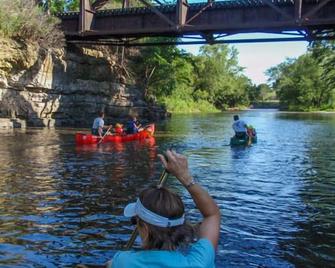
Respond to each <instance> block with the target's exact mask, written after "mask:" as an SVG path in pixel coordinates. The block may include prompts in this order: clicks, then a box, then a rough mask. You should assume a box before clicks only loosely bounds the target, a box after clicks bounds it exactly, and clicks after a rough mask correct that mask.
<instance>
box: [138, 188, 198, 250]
mask: <svg viewBox="0 0 335 268" xmlns="http://www.w3.org/2000/svg"><path fill="white" fill-rule="evenodd" d="M140 200H141V202H142V204H143V206H144V207H145V208H147V209H149V210H151V211H152V212H154V213H156V214H158V215H160V216H164V217H167V218H169V219H176V218H180V217H181V216H182V215H183V214H184V212H185V208H184V203H183V201H182V200H181V198H180V197H179V196H178V195H177V194H176V193H174V192H172V191H170V190H169V189H167V188H165V187H161V188H157V187H149V188H147V189H145V190H144V191H142V192H141V194H140ZM144 224H146V225H147V227H148V237H147V239H146V241H143V242H144V243H143V248H144V249H162V250H176V249H177V248H179V247H184V246H187V245H189V244H190V243H192V242H194V240H195V238H196V232H195V228H193V226H191V225H190V224H189V223H187V222H184V224H182V225H178V226H174V227H166V228H165V227H158V226H154V225H152V224H149V223H147V222H145V221H143V220H141V219H140V218H138V225H139V227H140V228H141V227H143V225H144Z"/></svg>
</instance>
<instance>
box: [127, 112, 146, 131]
mask: <svg viewBox="0 0 335 268" xmlns="http://www.w3.org/2000/svg"><path fill="white" fill-rule="evenodd" d="M142 130H143V128H142V125H141V124H140V122H139V121H138V120H137V118H136V116H132V117H131V119H130V120H129V121H128V123H127V134H134V133H137V132H139V131H142Z"/></svg>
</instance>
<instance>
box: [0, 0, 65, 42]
mask: <svg viewBox="0 0 335 268" xmlns="http://www.w3.org/2000/svg"><path fill="white" fill-rule="evenodd" d="M0 6H1V9H0V37H3V38H10V39H14V40H17V41H21V42H29V43H38V44H39V45H40V46H41V47H45V48H49V47H62V46H63V45H64V40H65V39H64V34H63V33H62V31H61V30H60V29H59V23H60V21H59V19H57V18H56V17H54V16H51V15H48V14H47V13H45V12H43V11H42V10H41V9H40V8H39V7H38V6H37V5H36V4H35V1H34V0H0Z"/></svg>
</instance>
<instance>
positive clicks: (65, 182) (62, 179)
mask: <svg viewBox="0 0 335 268" xmlns="http://www.w3.org/2000/svg"><path fill="white" fill-rule="evenodd" d="M232 115H233V114H232V113H226V114H213V115H192V116H176V117H174V118H172V120H170V121H167V122H164V123H161V125H158V126H157V129H158V131H157V135H156V139H151V140H146V141H145V142H129V143H122V144H115V143H109V144H108V143H106V144H102V145H100V146H97V145H87V146H86V145H85V146H80V147H76V146H75V145H74V140H73V139H74V131H73V132H71V131H66V130H56V131H42V130H27V131H26V132H24V131H18V132H17V131H12V132H6V133H1V136H2V138H3V142H2V143H1V144H0V152H1V154H0V178H1V179H0V221H1V223H0V266H1V267H5V266H6V265H7V266H11V267H64V266H67V267H72V266H73V265H74V264H77V263H95V264H101V263H104V262H105V261H106V260H107V259H109V258H110V257H112V256H113V254H114V252H115V250H117V249H119V248H120V247H122V245H124V243H125V242H126V241H127V239H128V238H129V234H130V232H131V228H132V226H130V223H129V222H128V220H127V219H125V218H124V217H123V216H122V209H123V207H124V205H125V204H126V203H128V202H129V201H133V200H134V199H135V198H136V196H137V194H138V193H139V191H140V190H141V189H143V188H144V187H146V186H147V185H149V184H154V183H156V180H157V178H158V176H159V173H160V172H161V165H160V163H159V162H158V161H157V159H156V155H157V153H159V152H162V151H163V150H165V149H166V148H171V147H172V148H174V149H176V150H177V151H182V152H184V153H185V154H186V155H188V156H189V159H190V167H191V170H192V173H193V174H194V175H195V176H196V177H197V178H198V180H199V181H200V183H201V184H202V185H204V186H205V187H206V188H207V189H208V190H209V191H210V193H211V194H212V195H213V196H214V198H215V199H216V201H217V202H218V204H219V206H220V209H221V213H222V224H221V233H220V237H221V240H220V244H219V250H218V255H217V267H295V266H296V267H319V266H325V267H330V266H332V263H333V262H334V255H335V254H334V252H333V248H334V245H335V241H334V238H335V231H334V230H335V226H334V223H335V219H334V215H335V211H334V204H335V200H334V190H335V181H334V178H335V176H334V175H335V166H334V165H335V164H334V163H335V161H334V160H335V158H334V155H335V154H334V153H335V149H334V148H335V140H334V139H332V138H331V137H334V135H335V123H334V122H335V116H334V115H328V114H327V115H321V118H319V119H318V117H317V116H316V115H312V116H311V115H309V114H307V115H306V114H298V115H294V114H284V113H278V112H276V111H260V110H258V111H249V112H244V113H242V114H241V117H243V119H244V120H245V121H246V122H248V123H249V124H252V125H254V126H255V127H256V128H257V130H258V138H259V140H258V144H255V145H252V146H251V147H247V148H243V147H242V148H230V147H229V146H227V144H228V143H229V139H230V137H231V135H233V131H232V129H231V124H232ZM168 184H169V186H171V187H173V188H174V189H175V190H176V191H178V192H179V193H180V194H181V195H182V196H183V199H184V201H185V203H186V206H187V209H188V213H187V217H188V218H189V219H190V220H191V221H194V222H197V221H198V220H199V213H198V211H197V210H196V209H195V208H194V204H193V202H192V200H191V198H190V196H189V194H188V193H187V192H186V191H185V190H184V189H183V188H182V187H180V185H179V184H178V183H177V182H176V180H173V178H170V179H169V180H168Z"/></svg>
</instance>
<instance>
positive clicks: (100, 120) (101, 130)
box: [92, 112, 112, 138]
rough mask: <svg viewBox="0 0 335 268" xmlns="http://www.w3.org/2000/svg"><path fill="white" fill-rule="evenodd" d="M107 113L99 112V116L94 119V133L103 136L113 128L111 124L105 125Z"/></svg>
mask: <svg viewBox="0 0 335 268" xmlns="http://www.w3.org/2000/svg"><path fill="white" fill-rule="evenodd" d="M104 117H105V113H104V112H99V113H98V117H97V118H95V119H94V121H93V125H92V134H93V135H96V136H99V137H100V138H102V137H103V136H104V134H108V133H107V132H108V130H110V129H111V128H112V125H110V126H105V121H104Z"/></svg>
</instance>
